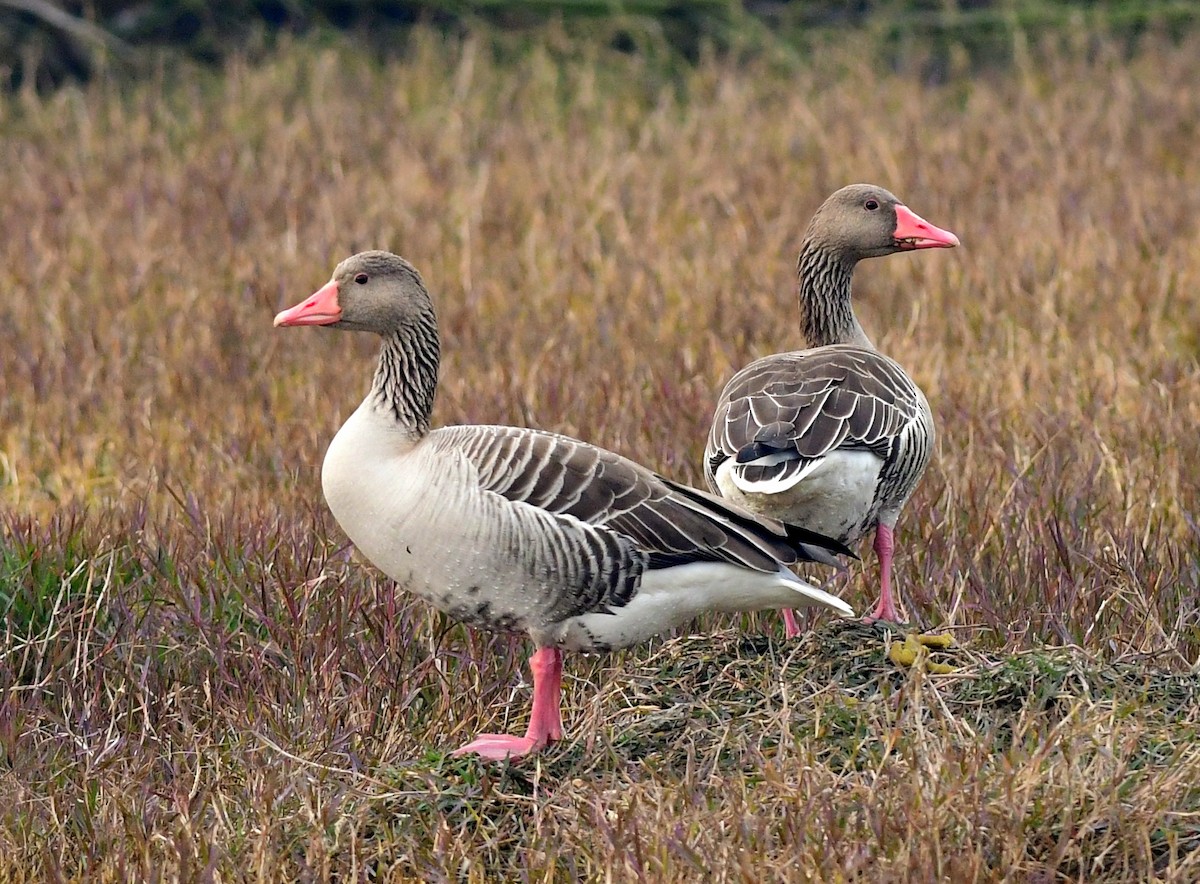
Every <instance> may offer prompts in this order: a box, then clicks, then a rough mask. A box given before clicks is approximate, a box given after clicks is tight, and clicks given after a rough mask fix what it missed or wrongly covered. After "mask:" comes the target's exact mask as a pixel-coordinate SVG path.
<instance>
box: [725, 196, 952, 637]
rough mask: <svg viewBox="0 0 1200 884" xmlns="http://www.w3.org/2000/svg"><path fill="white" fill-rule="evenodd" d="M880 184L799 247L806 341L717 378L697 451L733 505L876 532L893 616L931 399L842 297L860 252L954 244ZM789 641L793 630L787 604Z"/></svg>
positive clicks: (835, 207) (843, 535) (845, 204)
mask: <svg viewBox="0 0 1200 884" xmlns="http://www.w3.org/2000/svg"><path fill="white" fill-rule="evenodd" d="M957 245H958V237H956V236H955V235H954V234H953V233H950V232H949V231H948V230H942V229H941V228H938V227H934V226H933V225H932V224H929V223H928V222H927V221H925V220H924V219H922V218H920V217H919V216H917V215H916V214H914V213H913V212H912V211H911V210H909V209H908V208H907V207H905V206H904V205H903V204H902V203H901V202H900V201H899V200H898V199H897V198H896V197H895V196H893V195H892V194H891V193H889V192H888V191H886V190H884V189H883V188H882V187H875V186H873V185H868V184H853V185H850V186H849V187H843V188H842V189H841V190H839V191H837V192H836V193H834V194H833V195H832V196H831V197H829V199H827V200H826V201H825V203H824V204H823V205H822V206H821V207H820V208H819V209H817V212H816V214H815V215H813V218H812V221H811V223H810V224H809V226H808V232H807V233H806V235H805V237H804V242H803V244H802V245H801V247H800V259H799V262H798V274H799V283H800V285H799V287H800V314H801V327H802V332H803V336H804V342H805V344H806V345H807V347H808V349H806V350H799V351H796V352H792V353H780V354H777V355H774V356H767V357H764V358H762V359H759V360H757V361H756V362H752V363H751V364H750V365H748V366H746V367H745V368H743V369H742V370H741V371H739V372H738V373H737V374H736V375H734V376H733V378H732V379H731V380H730V381H729V383H728V384H726V385H725V389H724V391H723V392H722V393H721V397H720V400H719V402H718V405H717V410H716V414H715V415H714V417H713V423H712V429H711V430H710V431H709V434H708V444H707V446H706V448H705V453H704V468H705V477H706V479H707V480H708V484H709V486H710V487H711V488H712V489H713V490H714V491H717V492H719V493H720V494H722V495H723V496H724V497H726V498H727V499H729V500H733V501H736V502H738V503H740V504H742V505H744V506H746V507H748V508H749V509H751V510H753V511H755V512H758V513H762V514H763V515H767V516H772V517H774V518H777V519H780V520H782V521H784V522H795V523H797V524H801V525H804V526H805V527H807V528H809V529H811V530H814V531H819V532H821V533H822V534H827V535H829V536H830V537H835V538H837V539H838V540H840V541H842V542H843V543H846V544H851V543H854V542H856V541H857V540H859V539H860V538H862V537H863V536H864V535H865V534H866V533H867V532H868V531H869V530H870V529H871V528H872V527H873V528H874V529H875V554H876V556H877V557H878V559H879V570H880V575H879V603H878V604H877V605H876V606H875V609H874V610H873V611H872V613H871V614H870V615H869V616H868V617H867V619H868V620H888V621H898V620H899V619H900V612H899V610H898V608H897V607H896V602H895V600H894V598H893V594H892V588H891V572H892V552H893V548H894V544H895V540H894V536H893V534H894V529H895V527H896V521H897V520H898V519H899V517H900V511H901V509H903V507H904V505H905V503H907V502H908V499H909V497H910V496H911V495H912V493H913V489H914V488H916V485H917V481H918V480H919V479H920V478H921V474H922V473H923V472H924V471H925V467H926V465H927V464H928V463H929V456H930V453H931V452H932V450H933V440H934V427H933V414H932V412H931V411H930V410H929V403H928V402H927V401H926V400H925V395H924V394H923V393H922V392H921V390H920V389H919V388H918V387H917V385H916V384H915V383H913V381H912V379H911V378H909V377H908V375H907V374H905V373H904V369H902V368H901V367H900V366H899V365H898V364H897V363H896V362H895V361H894V360H892V359H889V358H888V357H887V356H884V355H883V354H882V353H880V352H879V351H878V350H876V349H875V347H874V345H873V344H872V343H871V341H870V339H869V338H868V337H867V335H866V332H864V331H863V328H862V326H861V325H859V322H858V318H857V317H856V316H855V315H854V308H853V306H852V305H851V303H850V279H851V276H852V274H853V273H854V267H855V265H856V264H857V263H858V262H859V261H860V260H862V259H863V258H875V257H879V256H881V255H891V254H894V253H896V252H907V251H913V250H916V249H935V248H953V247H954V246H957ZM784 619H785V623H786V629H787V634H788V636H789V637H792V636H794V635H796V633H797V632H798V631H799V630H798V628H797V626H796V621H795V618H794V617H793V615H792V613H791V611H788V610H785V611H784Z"/></svg>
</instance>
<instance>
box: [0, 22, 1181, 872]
mask: <svg viewBox="0 0 1200 884" xmlns="http://www.w3.org/2000/svg"><path fill="white" fill-rule="evenodd" d="M490 45H491V44H489V43H488V41H487V40H486V39H482V40H480V39H466V40H465V41H454V42H449V43H447V42H443V41H441V40H440V39H438V38H434V37H431V36H429V35H428V34H420V33H418V35H417V36H416V37H415V38H414V39H413V42H412V44H411V46H409V47H407V49H406V51H405V52H404V54H403V60H400V61H392V62H388V63H386V64H380V63H377V62H374V61H371V60H368V59H366V58H364V57H363V56H362V53H357V52H355V50H354V48H353V47H352V46H349V45H348V44H347V45H339V46H333V47H329V46H325V47H318V46H316V45H308V44H305V45H299V46H292V47H285V48H284V49H283V50H282V51H281V52H279V53H278V54H275V55H273V56H271V57H269V58H267V59H265V60H263V61H261V62H257V63H255V64H250V63H247V62H235V63H232V64H230V65H228V66H227V67H226V68H225V69H224V70H223V71H221V72H196V71H184V72H181V73H162V74H159V75H157V76H153V77H149V78H147V79H145V80H144V81H142V82H141V83H140V84H137V85H135V86H130V85H129V84H128V83H124V84H120V83H117V82H115V81H109V80H103V79H102V80H100V81H98V82H96V83H94V84H92V85H90V86H88V87H86V88H78V87H75V88H67V89H64V90H62V91H59V92H57V93H55V94H53V95H48V96H36V95H33V94H17V95H13V96H9V97H6V98H2V99H0V169H2V170H3V171H2V172H0V181H2V182H3V198H2V199H0V223H2V227H0V230H2V231H3V236H2V237H0V330H2V332H3V334H2V341H3V343H2V344H0V377H2V381H0V383H2V388H0V510H2V513H3V515H2V520H3V521H2V524H3V533H2V535H0V538H2V539H0V544H2V546H0V608H2V610H3V611H4V614H5V620H4V634H3V644H2V646H0V654H2V659H0V881H14V882H18V881H35V880H36V881H46V880H51V881H53V880H87V881H124V880H131V879H132V880H185V881H191V880H208V881H222V882H230V881H297V880H299V881H305V880H309V881H320V880H331V879H336V880H341V881H352V880H353V881H356V880H379V881H383V880H388V881H391V880H397V881H400V880H417V879H424V880H464V881H484V880H532V881H551V880H571V879H576V878H580V879H589V880H611V881H627V880H640V881H698V880H711V881H759V880H797V881H811V880H831V881H844V880H849V879H855V880H886V881H900V880H911V881H926V880H930V881H931V880H945V881H955V882H964V881H1039V882H1051V881H1143V880H1162V881H1180V882H1183V881H1193V880H1196V879H1197V878H1198V877H1200V851H1198V850H1197V848H1198V847H1200V741H1198V739H1197V737H1198V731H1200V678H1198V677H1197V676H1196V675H1195V674H1194V673H1193V665H1194V664H1195V663H1196V661H1197V660H1198V659H1200V611H1198V602H1200V594H1198V592H1200V586H1198V583H1200V553H1198V551H1197V550H1198V539H1200V529H1198V528H1197V523H1196V518H1197V514H1198V513H1200V494H1198V491H1197V485H1198V482H1197V477H1198V476H1200V435H1198V433H1197V426H1198V424H1200V373H1198V372H1197V355H1198V353H1200V294H1198V293H1200V247H1198V246H1197V242H1198V241H1200V210H1198V206H1200V202H1198V197H1200V162H1198V156H1200V155H1198V152H1197V151H1198V147H1197V145H1198V144H1200V91H1198V90H1197V89H1196V85H1195V84H1196V78H1197V70H1198V68H1197V62H1196V59H1197V58H1200V43H1197V41H1196V40H1194V39H1193V40H1185V41H1184V42H1182V43H1171V42H1168V41H1166V40H1158V39H1154V38H1149V37H1148V38H1145V39H1144V40H1143V41H1142V42H1141V43H1140V44H1139V45H1138V46H1137V47H1135V48H1134V50H1133V51H1132V53H1131V54H1126V53H1125V52H1124V50H1123V49H1119V48H1118V47H1117V46H1116V45H1115V44H1114V43H1112V42H1111V41H1109V40H1106V39H1104V38H1102V37H1095V38H1091V37H1080V38H1079V39H1077V40H1064V41H1061V42H1056V43H1054V44H1052V45H1051V44H1048V45H1044V46H1043V45H1037V44H1036V43H1030V44H1026V45H1023V46H1021V47H1018V49H1019V50H1020V51H1018V52H1017V54H1016V61H1015V62H1014V64H1013V65H1012V67H1010V68H1005V69H1003V70H991V71H987V72H983V73H976V74H974V75H971V74H968V73H967V72H966V71H965V70H963V71H960V72H957V73H954V74H953V75H952V76H951V77H949V78H948V79H947V80H946V81H944V82H938V83H930V82H927V81H926V79H925V78H923V77H922V75H921V74H920V70H921V65H920V64H919V59H917V60H913V61H910V62H909V63H906V64H904V65H901V66H900V67H899V68H891V67H889V66H887V65H884V64H882V63H881V61H880V54H879V51H878V50H877V49H876V48H875V45H874V44H873V43H872V41H871V39H870V38H868V37H861V36H859V37H856V36H853V35H847V36H845V37H844V38H843V40H842V42H841V44H840V45H838V46H830V47H827V48H825V49H822V50H820V51H818V52H816V53H814V54H813V56H812V57H811V58H808V59H806V60H803V61H796V60H794V59H793V60H787V59H782V58H779V59H763V58H759V59H757V60H742V61H730V60H718V59H713V58H710V59H708V60H705V61H702V62H701V63H699V64H698V65H697V66H695V67H694V68H688V69H684V70H677V71H675V72H673V73H672V74H670V75H668V74H666V73H664V71H663V70H662V69H661V68H660V67H656V66H655V64H652V63H650V62H648V61H646V60H645V59H644V58H643V59H641V60H639V58H637V57H629V56H613V55H610V54H609V53H607V52H605V51H602V50H598V49H589V48H588V47H587V46H585V45H580V44H578V43H576V42H574V41H571V40H566V39H565V38H562V37H560V36H556V35H554V34H549V35H548V36H547V37H546V38H545V40H544V41H539V42H538V43H537V44H536V45H535V46H534V47H533V48H532V49H530V50H528V51H527V52H524V53H521V54H519V55H517V56H515V57H512V58H508V59H507V60H505V61H497V60H496V56H495V55H494V54H493V53H492V52H491V51H490V48H489V47H490ZM852 181H871V182H875V183H879V184H883V185H885V186H887V187H889V188H890V189H892V190H893V191H895V192H896V193H897V194H898V195H899V196H900V197H901V198H902V199H904V200H905V201H906V202H907V203H908V205H909V206H910V207H912V208H913V209H914V211H916V212H918V213H920V214H921V215H923V216H925V217H926V218H927V219H928V220H930V221H931V222H933V223H935V224H938V225H941V226H944V227H948V228H950V229H951V230H954V231H955V232H956V233H958V234H959V235H960V236H961V238H962V240H963V246H962V248H960V249H956V250H953V251H944V252H936V253H928V252H927V253H921V254H917V255H902V256H896V257H891V258H887V259H884V260H875V261H870V262H867V263H865V264H863V265H862V266H861V268H860V270H859V273H858V274H857V276H856V280H857V287H856V291H857V305H858V309H859V312H860V316H861V317H862V320H863V323H864V325H865V326H866V327H867V329H868V331H869V332H871V333H872V335H873V337H874V339H875V341H876V343H877V344H879V345H880V347H881V349H883V350H884V351H885V352H888V353H890V354H891V355H893V356H894V357H896V358H897V359H898V360H899V361H900V362H901V363H902V364H904V365H905V366H906V367H907V368H908V369H909V370H910V372H911V374H912V375H913V376H914V377H915V379H916V380H917V381H918V382H919V383H920V384H921V385H922V387H923V388H924V390H925V391H926V393H927V394H928V397H929V399H930V401H931V403H932V404H933V407H934V411H935V413H936V415H937V419H938V423H939V433H940V438H939V444H938V450H937V454H936V459H935V461H934V463H933V465H932V467H931V468H930V471H929V473H928V474H927V475H926V478H925V479H924V481H923V483H922V484H921V486H920V488H919V490H918V492H917V494H916V496H915V498H914V499H913V501H912V503H911V504H910V506H909V508H908V510H907V512H906V516H905V518H904V519H902V521H901V527H900V534H899V538H900V542H901V544H902V545H901V548H900V553H899V556H898V563H897V580H898V583H899V585H900V587H901V590H902V592H903V598H904V600H905V604H906V606H907V608H908V611H909V613H910V615H911V616H912V618H913V620H914V622H915V623H916V624H918V625H919V626H920V627H921V628H924V629H937V630H940V631H949V632H950V633H952V634H953V635H954V636H955V638H956V640H957V645H956V647H955V648H952V649H951V650H950V651H948V652H946V653H945V654H944V655H942V656H943V657H944V659H945V661H946V662H949V663H950V664H951V665H952V666H953V667H954V671H953V672H951V673H949V674H934V673H932V672H931V671H929V670H928V669H927V668H926V667H924V666H923V665H921V664H920V663H918V664H917V665H914V666H911V667H907V668H903V667H900V666H898V665H896V664H894V663H892V662H891V661H890V660H889V658H888V657H887V656H886V653H885V652H886V650H887V648H888V647H889V646H888V644H887V642H888V637H887V636H886V635H885V634H884V633H885V631H884V630H882V629H868V628H864V627H859V626H854V625H850V626H846V625H843V624H832V623H829V622H827V621H825V620H821V619H814V620H813V621H812V622H811V623H810V626H811V628H812V631H811V632H810V633H809V634H808V635H806V636H805V637H804V638H803V639H802V640H800V641H796V642H786V641H784V640H783V638H782V628H781V626H780V622H779V619H778V618H777V617H775V616H773V615H771V616H768V615H761V616H758V615H756V616H747V617H745V618H744V619H742V620H741V621H739V622H734V621H733V620H731V619H729V618H711V619H710V620H709V621H705V622H701V623H699V624H695V627H694V628H693V629H691V630H683V631H681V632H680V634H679V635H678V636H675V637H670V636H668V637H664V638H663V639H662V640H660V641H657V642H655V643H653V644H652V645H651V646H648V647H640V648H636V649H633V650H631V651H628V652H624V653H620V654H616V655H613V656H611V657H606V658H585V657H574V658H570V659H568V664H567V670H568V674H567V684H566V706H565V711H566V726H567V731H568V734H567V739H566V740H565V741H564V742H563V743H561V744H558V745H556V746H555V747H553V748H551V749H550V750H548V751H546V752H545V753H544V754H543V755H541V756H540V757H538V758H536V759H534V760H532V761H528V762H526V763H523V764H519V765H507V764H488V763H482V762H478V761H473V760H463V759H451V758H449V757H448V755H447V754H446V750H448V749H449V748H453V747H454V746H456V745H458V744H459V743H461V742H462V741H463V740H464V739H465V738H467V736H468V735H470V734H472V733H473V732H476V731H479V730H484V729H490V730H495V729H505V728H508V729H514V730H521V729H523V728H524V726H525V722H526V715H527V711H528V701H529V688H528V684H527V681H526V675H525V673H526V669H525V668H524V660H525V655H526V651H527V647H526V645H525V644H524V643H522V642H519V641H514V640H510V639H508V638H504V637H495V636H490V635H486V634H478V633H470V632H468V631H466V630H464V629H463V628H461V627H458V626H456V625H454V624H452V623H450V622H448V621H447V620H446V619H445V618H443V617H441V616H440V615H435V614H432V613H431V612H430V610H429V609H427V608H426V607H425V606H423V605H422V604H421V603H418V602H415V601H412V600H411V599H409V598H406V597H397V596H395V595H394V593H393V592H392V587H391V584H390V583H389V582H388V581H386V580H383V579H381V578H380V576H379V575H378V574H377V573H376V572H374V571H373V570H372V569H370V568H369V567H367V566H366V565H364V564H363V563H362V562H359V561H357V560H355V559H354V557H353V556H352V555H351V551H350V550H349V549H348V548H347V546H346V541H345V539H344V537H343V536H342V535H341V534H340V532H339V531H338V529H337V527H336V525H334V524H333V522H332V520H331V518H330V517H329V515H328V513H327V512H326V510H325V506H324V502H323V500H322V497H321V491H320V485H319V466H320V462H321V458H322V456H323V454H324V449H325V446H326V444H327V443H328V441H329V439H330V438H331V436H332V435H333V433H334V431H335V430H336V428H337V427H338V426H339V425H340V422H341V421H342V420H343V419H344V418H345V417H346V416H347V415H348V413H349V412H350V411H351V410H352V409H353V408H354V407H355V406H356V405H357V403H358V401H359V400H360V398H361V396H362V394H363V392H364V390H365V386H366V384H367V381H368V377H369V373H370V371H371V370H372V366H373V359H374V347H375V345H374V342H372V341H370V340H367V339H365V336H349V335H339V334H333V333H330V332H326V331H318V330H308V331H297V330H286V331H276V330H273V329H272V328H271V318H272V315H273V313H274V311H276V310H277V309H279V308H281V307H283V306H286V305H289V304H291V303H294V302H295V301H297V300H298V299H300V298H301V297H303V296H305V295H307V294H308V293H310V292H311V291H312V290H314V289H315V288H316V287H317V286H318V285H320V284H321V283H323V282H324V281H325V280H326V279H328V277H329V274H330V272H331V270H332V267H333V265H334V264H335V263H336V262H337V261H339V260H340V259H341V258H343V257H345V256H347V255H349V254H351V253H352V252H354V251H358V250H360V249H364V248H377V247H381V248H390V249H393V250H395V251H398V252H400V253H402V254H404V255H405V256H407V257H409V258H410V259H411V260H413V261H414V262H415V263H416V264H417V266H418V267H419V268H421V270H422V271H423V273H424V274H425V277H426V279H427V281H428V282H429V283H430V286H431V289H432V290H433V292H434V295H435V298H436V299H437V301H438V304H439V312H440V318H441V324H442V333H443V339H444V361H443V371H442V377H443V379H444V380H443V384H442V387H441V393H440V397H439V404H438V407H437V413H436V419H437V420H438V421H439V422H441V423H455V422H485V423H486V422H503V423H517V424H527V425H534V426H540V427H544V428H547V429H553V430H558V431H562V432H566V433H570V434H573V435H577V436H580V437H582V438H585V439H588V440H590V441H594V442H597V443H600V444H603V445H605V446H607V447H610V448H614V449H616V450H618V451H621V452H622V453H625V454H627V455H630V456H632V457H634V458H635V459H637V460H640V461H642V462H644V463H646V464H648V465H651V466H653V467H655V468H657V469H659V470H660V471H662V472H663V473H665V474H667V475H669V476H672V477H674V478H679V479H683V480H687V481H689V482H692V483H698V482H700V481H701V477H700V471H699V466H700V463H699V462H700V455H701V451H702V449H703V441H704V435H705V432H706V429H707V426H708V421H709V418H710V415H711V409H712V406H713V402H714V398H715V395H716V393H717V391H718V390H719V389H720V387H721V385H722V383H723V382H724V380H725V379H726V378H727V377H728V376H729V375H730V374H731V373H732V372H733V371H734V370H735V369H736V368H738V367H739V366H741V365H743V364H745V363H746V362H747V361H749V360H750V359H751V358H753V357H754V356H757V355H761V354H764V353H768V352H772V351H778V350H782V349H789V348H793V347H795V346H797V344H798V341H797V335H798V333H797V321H796V304H795V295H794V269H793V268H794V260H795V252H796V250H797V247H798V244H799V239H800V236H801V233H802V232H803V230H804V227H805V225H806V224H807V221H808V218H809V216H810V214H811V213H812V211H813V209H815V208H816V206H817V205H818V204H819V203H820V202H821V200H822V199H823V198H824V197H825V196H826V195H827V194H828V193H829V192H831V191H832V190H833V189H835V188H836V187H839V186H841V185H842V184H846V183H849V182H852ZM865 551H866V547H865V545H864V552H865ZM865 561H866V565H862V566H860V565H857V564H856V565H855V566H854V567H852V568H851V569H850V571H849V573H848V574H847V575H844V576H840V577H827V580H828V582H829V584H830V585H832V586H833V587H834V588H835V589H836V590H837V591H839V592H840V593H841V594H842V595H844V596H845V597H846V598H847V600H849V601H850V602H851V604H853V605H854V606H855V607H856V608H857V609H859V610H863V609H865V608H866V606H867V605H868V604H869V603H870V602H871V601H872V600H873V597H874V591H875V582H874V581H875V575H874V571H873V560H872V559H871V558H870V557H866V558H865ZM864 569H865V571H866V573H864Z"/></svg>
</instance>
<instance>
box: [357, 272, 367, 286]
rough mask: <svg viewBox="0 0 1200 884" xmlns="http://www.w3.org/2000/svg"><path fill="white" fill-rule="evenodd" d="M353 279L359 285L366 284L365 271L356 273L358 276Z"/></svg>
mask: <svg viewBox="0 0 1200 884" xmlns="http://www.w3.org/2000/svg"><path fill="white" fill-rule="evenodd" d="M354 281H355V282H357V283H358V284H359V285H366V284H367V274H365V273H360V274H358V276H356V277H354Z"/></svg>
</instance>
